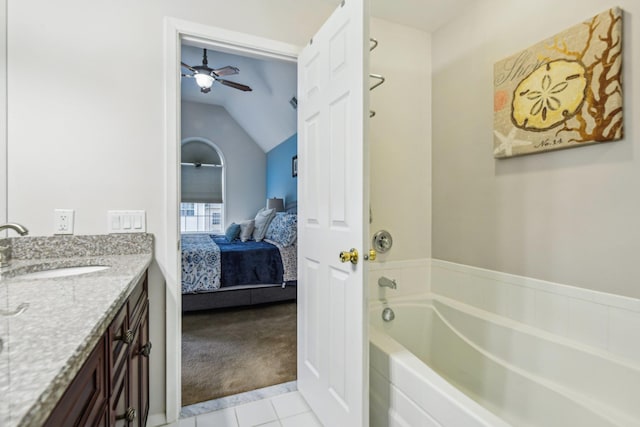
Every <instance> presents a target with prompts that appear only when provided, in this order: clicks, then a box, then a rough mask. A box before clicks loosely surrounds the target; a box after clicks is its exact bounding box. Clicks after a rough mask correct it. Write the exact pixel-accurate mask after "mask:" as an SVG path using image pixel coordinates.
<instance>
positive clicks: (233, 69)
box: [213, 65, 240, 76]
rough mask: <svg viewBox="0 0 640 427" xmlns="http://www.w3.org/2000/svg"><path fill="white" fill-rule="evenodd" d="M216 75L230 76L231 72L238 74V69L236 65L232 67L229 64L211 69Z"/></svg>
mask: <svg viewBox="0 0 640 427" xmlns="http://www.w3.org/2000/svg"><path fill="white" fill-rule="evenodd" d="M213 72H214V73H215V74H216V76H230V75H232V74H238V73H239V72H240V70H239V69H238V67H232V66H231V65H227V66H226V67H222V68H216V69H215V70H213Z"/></svg>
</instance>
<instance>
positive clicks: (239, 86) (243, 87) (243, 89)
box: [216, 79, 253, 92]
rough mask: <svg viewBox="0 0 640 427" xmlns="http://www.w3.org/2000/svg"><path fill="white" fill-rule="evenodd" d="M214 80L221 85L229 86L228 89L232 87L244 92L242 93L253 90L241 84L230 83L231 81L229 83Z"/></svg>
mask: <svg viewBox="0 0 640 427" xmlns="http://www.w3.org/2000/svg"><path fill="white" fill-rule="evenodd" d="M216 80H217V81H219V82H220V83H222V84H223V85H225V86H229V87H232V88H234V89H239V90H241V91H244V92H251V91H252V90H253V89H251V88H250V87H249V86H247V85H243V84H240V83H236V82H232V81H229V80H223V79H216Z"/></svg>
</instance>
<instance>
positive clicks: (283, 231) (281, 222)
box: [264, 213, 298, 247]
mask: <svg viewBox="0 0 640 427" xmlns="http://www.w3.org/2000/svg"><path fill="white" fill-rule="evenodd" d="M297 236H298V215H296V214H287V213H278V214H277V215H276V217H275V218H274V219H273V221H271V224H269V228H267V234H266V235H265V236H264V237H265V238H266V239H269V240H273V241H274V242H276V243H279V244H281V245H282V246H284V247H287V246H291V245H292V244H293V242H295V241H296V238H297Z"/></svg>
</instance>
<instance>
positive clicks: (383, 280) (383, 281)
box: [378, 276, 398, 289]
mask: <svg viewBox="0 0 640 427" xmlns="http://www.w3.org/2000/svg"><path fill="white" fill-rule="evenodd" d="M378 286H380V287H381V288H391V289H395V288H397V287H398V284H397V283H396V281H395V279H389V278H387V277H384V276H382V277H380V278H379V279H378Z"/></svg>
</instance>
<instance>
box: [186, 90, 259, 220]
mask: <svg viewBox="0 0 640 427" xmlns="http://www.w3.org/2000/svg"><path fill="white" fill-rule="evenodd" d="M195 137H201V138H206V139H208V140H209V141H211V142H213V143H214V144H216V146H218V148H220V150H221V151H222V155H223V156H224V159H225V162H226V164H225V184H226V185H225V187H226V191H225V200H224V204H225V212H226V213H225V218H224V220H225V228H226V225H228V224H231V223H232V222H236V223H238V222H240V221H244V220H245V219H251V218H253V217H254V216H256V212H258V209H260V208H262V207H264V206H265V203H266V199H267V155H266V154H265V152H264V151H262V149H261V148H260V147H258V145H257V144H256V143H255V141H254V140H253V139H251V137H250V136H249V135H248V134H247V132H245V131H244V129H242V128H241V127H240V125H239V124H238V122H236V121H235V120H234V119H233V117H231V115H230V114H229V113H228V112H227V110H225V109H224V107H221V106H218V105H209V104H200V103H197V102H188V101H183V102H182V139H185V138H195Z"/></svg>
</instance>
